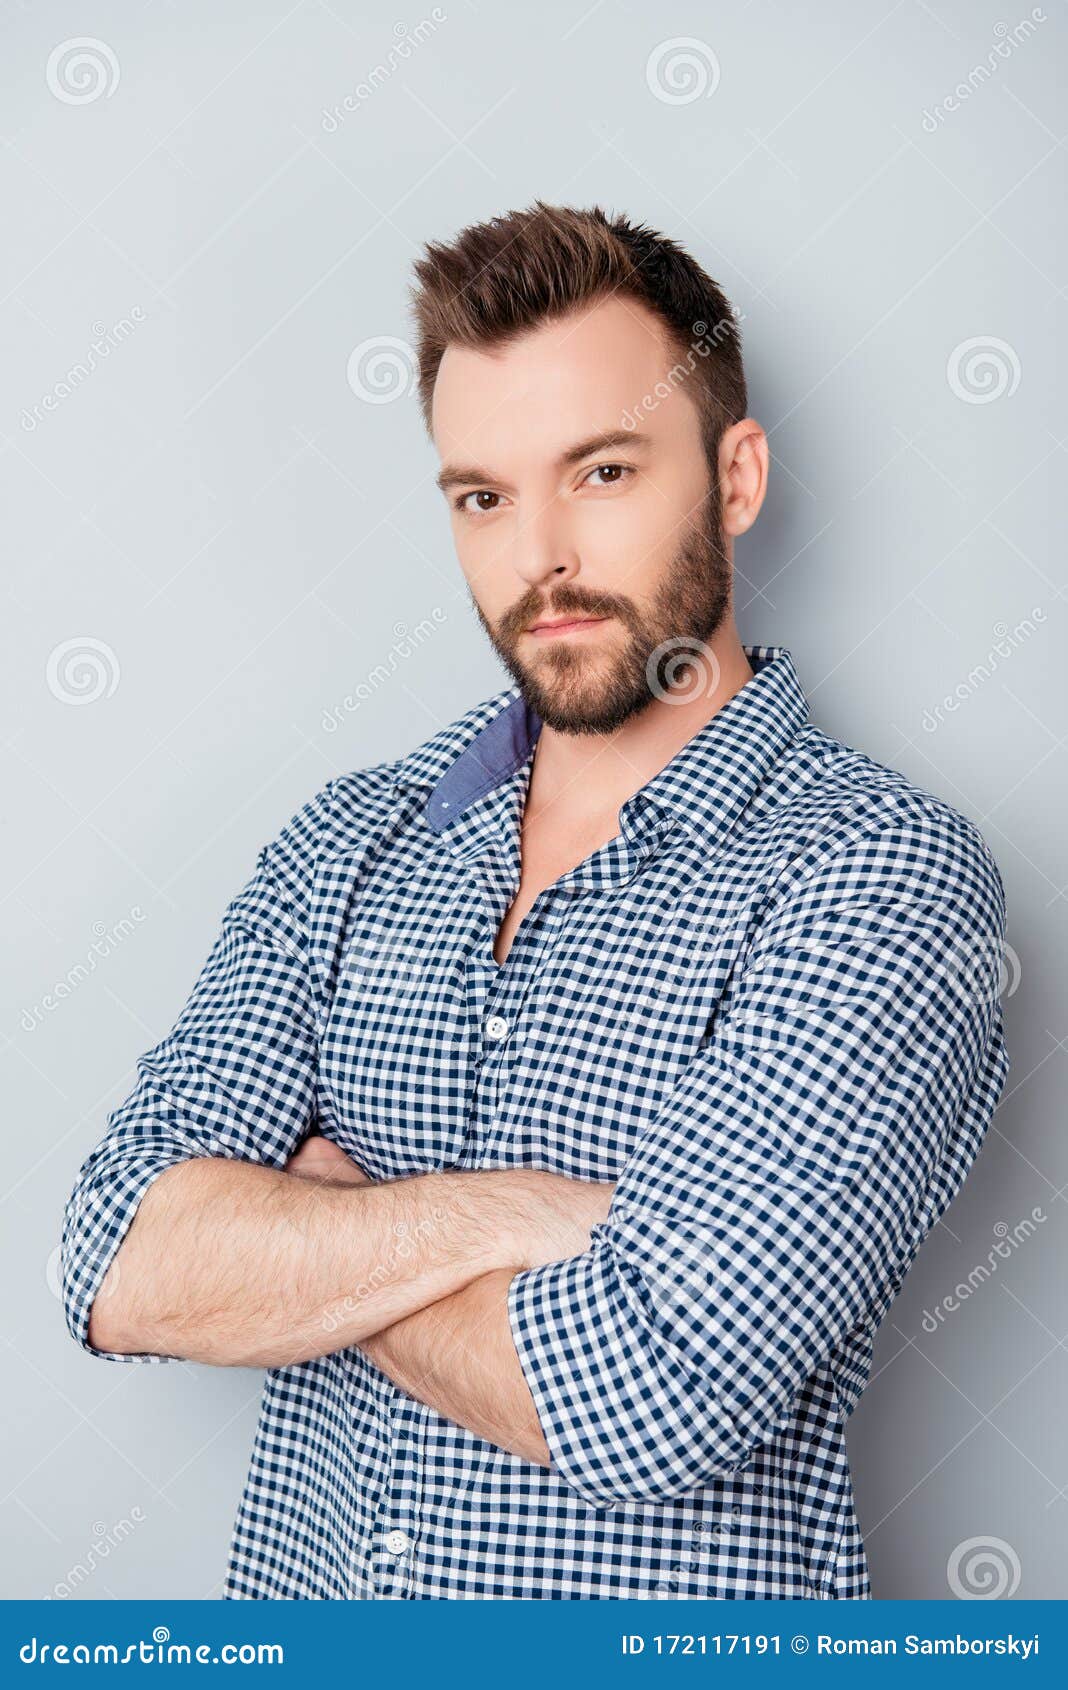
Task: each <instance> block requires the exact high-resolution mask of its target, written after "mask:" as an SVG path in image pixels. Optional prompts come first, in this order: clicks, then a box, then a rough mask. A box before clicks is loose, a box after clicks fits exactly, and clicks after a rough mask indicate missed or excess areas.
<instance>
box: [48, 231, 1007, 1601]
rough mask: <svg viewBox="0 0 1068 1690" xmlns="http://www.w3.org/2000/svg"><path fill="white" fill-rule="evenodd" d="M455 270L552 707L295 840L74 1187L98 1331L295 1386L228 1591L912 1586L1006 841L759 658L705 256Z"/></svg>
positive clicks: (459, 528)
mask: <svg viewBox="0 0 1068 1690" xmlns="http://www.w3.org/2000/svg"><path fill="white" fill-rule="evenodd" d="M417 276H418V282H419V286H418V289H417V291H416V294H415V313H416V322H417V330H418V348H417V350H418V357H419V375H420V392H421V398H422V404H423V407H424V415H425V418H426V421H427V424H428V428H429V430H430V433H431V437H432V439H433V442H434V445H435V446H436V449H437V452H438V454H439V456H440V459H441V473H440V476H439V477H438V480H439V485H440V487H441V489H442V491H443V493H444V494H445V496H446V498H447V499H448V501H449V506H450V511H451V521H452V529H453V536H454V540H455V544H456V549H457V552H458V555H459V560H460V565H461V568H462V570H463V573H464V576H465V578H466V581H467V584H468V587H469V589H470V592H471V595H472V598H473V602H474V605H475V608H476V611H477V614H478V616H479V617H480V619H481V621H482V624H483V626H484V627H485V629H486V631H487V633H488V634H489V637H490V639H491V640H492V642H493V645H494V646H495V648H496V650H497V651H498V653H499V654H500V656H501V658H502V660H503V661H504V663H505V664H506V666H507V668H508V670H509V671H510V673H511V675H512V676H513V678H514V685H512V686H510V687H509V688H507V689H506V690H504V691H502V692H499V693H498V694H496V695H495V696H494V697H493V698H490V699H488V700H486V701H484V702H482V703H480V704H477V705H476V706H474V707H473V708H472V709H471V710H469V711H468V712H467V713H466V714H465V715H464V716H462V717H461V718H460V719H459V720H458V721H457V722H454V723H453V724H451V725H450V726H447V727H445V728H443V729H442V730H441V731H440V732H438V733H436V734H435V735H434V736H433V737H432V738H430V739H429V740H428V741H427V742H426V743H425V744H423V745H420V746H419V747H417V748H416V749H415V750H413V751H412V752H411V753H410V754H409V755H407V756H404V757H401V758H400V759H398V760H397V761H395V762H391V763H385V764H380V765H377V766H376V767H373V768H370V769H365V770H359V771H356V772H354V773H351V774H347V775H343V776H340V777H339V778H337V779H335V780H332V781H330V782H329V783H328V784H327V785H326V787H325V788H324V789H323V790H322V791H321V792H320V793H318V794H317V795H316V796H315V797H314V798H313V799H311V800H310V801H309V802H308V803H307V804H306V805H305V806H304V807H303V808H302V809H301V810H300V811H299V812H298V813H297V814H296V815H295V816H294V817H293V819H292V820H291V821H290V822H289V824H288V825H287V826H286V827H285V828H284V829H283V830H282V832H281V833H280V834H279V835H278V837H277V838H276V839H275V840H274V841H273V842H272V843H271V844H269V845H268V846H266V847H265V848H264V849H263V850H262V851H261V852H260V854H259V858H258V861H257V865H256V869H255V872H254V874H253V875H252V877H251V879H250V880H249V881H248V883H247V885H246V886H245V887H244V888H243V890H242V891H241V892H240V893H239V894H238V895H237V896H236V897H235V899H234V900H233V902H232V903H231V904H230V906H229V908H228V909H227V911H226V914H225V917H224V919H223V924H222V931H221V933H220V935H219V937H218V939H217V941H216V944H215V946H214V948H213V950H212V952H211V955H210V956H209V958H208V960H207V962H206V964H205V966H204V969H203V971H202V973H201V975H200V978H199V980H198V981H197V984H196V986H195V989H194V991H193V993H192V996H191V998H190V1000H189V1002H188V1004H187V1006H186V1008H185V1010H184V1011H183V1013H182V1015H181V1017H180V1018H179V1020H178V1022H177V1024H176V1025H175V1027H174V1029H173V1030H172V1032H171V1033H170V1034H169V1035H168V1036H167V1037H166V1038H164V1039H163V1040H162V1042H161V1043H159V1044H158V1045H157V1046H156V1047H155V1048H154V1049H153V1050H151V1051H149V1052H148V1053H147V1054H146V1055H145V1056H143V1057H142V1058H141V1060H140V1062H139V1078H138V1082H137V1085H136V1087H135V1089H134V1091H133V1092H132V1094H131V1096H130V1097H129V1098H128V1099H127V1100H126V1102H125V1103H124V1104H123V1105H122V1106H121V1107H120V1108H118V1109H117V1110H116V1111H114V1112H113V1114H112V1115H111V1116H110V1117H109V1121H108V1130H107V1132H106V1134H105V1137H104V1139H103V1141H102V1143H101V1144H100V1145H99V1146H98V1148H97V1149H96V1150H95V1151H94V1152H93V1153H92V1155H91V1156H90V1157H89V1158H88V1160H87V1161H86V1163H85V1165H84V1167H83V1168H82V1171H81V1173H80V1176H79V1178H78V1182H77V1185H76V1187H75V1190H74V1192H73V1195H72V1197H71V1200H70V1204H69V1206H68V1211H67V1216H66V1221H65V1227H64V1266H65V1292H66V1307H67V1317H68V1321H69V1325H70V1328H71V1331H72V1333H73V1334H74V1336H75V1337H76V1338H77V1340H78V1341H79V1342H80V1343H81V1344H82V1345H83V1346H84V1347H85V1348H86V1349H88V1350H90V1351H91V1352H92V1353H94V1354H98V1355H104V1356H107V1357H109V1358H111V1359H115V1360H125V1361H133V1360H141V1361H153V1360H164V1359H166V1358H168V1357H185V1358H191V1359H193V1360H197V1361H205V1362H211V1363H215V1364H219V1365H224V1366H255V1367H266V1368H267V1370H268V1372H267V1381H266V1388H265V1395H264V1400H263V1408H262V1414H261V1419H260V1425H259V1430H258V1434H257V1438H256V1446H255V1450H254V1452H253V1456H252V1465H251V1470H250V1473H249V1477H248V1482H247V1486H246V1489H245V1494H244V1497H243V1500H242V1504H241V1508H240V1512H239V1515H238V1519H237V1522H236V1525H235V1529H234V1535H233V1542H232V1546H231V1555H230V1566H229V1572H228V1578H227V1582H226V1586H225V1594H226V1596H227V1597H229V1598H245V1599H248V1598H258V1597H299V1598H319V1597H328V1598H346V1597H367V1598H394V1597H403V1598H420V1597H453V1596H456V1597H568V1598H575V1597H579V1598H581V1597H648V1596H657V1595H666V1596H676V1595H677V1596H714V1597H738V1596H743V1597H774V1598H790V1597H804V1596H811V1597H817V1598H831V1599H834V1598H844V1597H866V1596H869V1595H870V1585H869V1579H868V1570H867V1565H866V1560H865V1553H864V1547H863V1543H862V1539H861V1534H860V1530H859V1527H858V1522H857V1518H856V1513H855V1509H854V1503H853V1495H852V1488H851V1481H850V1475H849V1468H848V1464H847V1459H846V1445H845V1430H844V1426H845V1421H846V1419H847V1417H848V1415H849V1414H850V1412H851V1410H852V1409H853V1407H854V1405H855V1403H856V1401H857V1398H858V1396H859V1394H860V1392H861V1390H862V1388H863V1386H864V1384H865V1382H866V1380H867V1377H868V1373H869V1365H870V1360H871V1352H872V1339H873V1335H874V1332H875V1330H876V1327H877V1326H878V1324H879V1322H880V1320H881V1319H882V1317H883V1315H884V1314H885V1312H886V1309H887V1307H888V1305H889V1303H890V1301H891V1299H892V1298H893V1297H894V1295H895V1294H896V1292H897V1290H898V1288H899V1286H900V1284H901V1281H902V1278H903V1276H904V1274H905V1272H906V1270H907V1268H908V1266H909V1264H910V1262H911V1261H912V1259H913V1257H914V1255H915V1253H916V1251H917V1249H918V1248H919V1246H920V1244H921V1242H922V1241H923V1238H924V1237H925V1235H926V1234H927V1232H928V1231H929V1230H930V1228H931V1226H932V1225H934V1224H935V1222H936V1221H937V1220H938V1218H939V1217H940V1216H941V1214H942V1213H943V1211H944V1209H945V1208H946V1206H947V1204H948V1203H949V1202H950V1200H951V1199H952V1197H953V1196H954V1194H955V1193H956V1191H957V1190H958V1189H959V1187H960V1184H961V1181H962V1180H963V1178H964V1176H965V1174H966V1172H967V1170H968V1168H969V1166H970V1165H971V1163H972V1161H973V1159H974V1157H975V1155H976V1152H977V1150H978V1148H979V1145H980V1142H981V1140H982V1137H983V1134H984V1131H985V1129H986V1127H987V1124H988V1122H989V1120H990V1116H991V1114H992V1112H993V1110H994V1107H995V1105H996V1103H997V1100H998V1097H999V1095H1000V1092H1001V1089H1002V1086H1003V1083H1004V1079H1005V1075H1006V1071H1007V1066H1008V1061H1007V1057H1006V1053H1005V1048H1004V1043H1003V1036H1002V1025H1001V1012H1000V1003H999V1000H998V988H997V975H998V963H999V959H1000V953H1001V945H1002V938H1003V932H1004V894H1003V889H1002V884H1001V880H1000V877H999V875H998V871H997V868H996V866H995V864H994V862H993V860H992V858H991V856H990V853H989V851H988V849H987V847H986V845H985V843H984V841H983V839H982V837H981V836H980V834H979V832H978V831H977V830H976V828H975V827H974V826H973V825H972V824H971V823H970V822H969V821H967V820H966V819H965V818H964V817H963V816H961V815H960V814H958V813H957V812H956V811H955V810H953V809H952V808H951V807H950V806H948V805H947V804H946V803H944V802H943V801H941V800H939V799H937V798H935V797H932V796H931V795H929V794H927V793H926V792H924V791H922V790H920V789H919V788H917V787H916V786H914V785H912V784H911V783H910V782H909V781H908V779H907V778H906V777H905V776H904V775H902V774H900V773H898V772H896V771H894V770H892V769H888V768H885V767H883V766H881V765H879V764H878V763H875V762H873V761H872V760H871V759H869V758H868V757H866V756H864V755H863V754H862V753H861V752H859V751H856V750H853V749H851V748H849V747H848V746H845V745H842V744H839V743H837V742H836V741H835V740H833V739H831V738H830V737H829V736H828V735H827V734H825V733H823V732H821V731H820V730H819V729H818V728H817V727H816V726H814V725H812V724H811V723H809V722H808V721H807V716H808V711H807V706H806V703H805V698H804V694H803V692H802V690H801V686H800V683H799V680H798V677H797V674H796V671H795V669H794V666H793V663H792V661H791V657H790V653H789V651H788V650H787V649H785V648H783V647H774V646H756V645H745V646H743V645H742V644H741V643H740V640H739V636H738V633H737V630H736V627H735V622H734V614H733V600H732V591H731V586H732V566H733V545H734V540H735V539H736V537H737V536H738V535H740V534H743V533H745V532H746V531H747V530H748V529H749V528H750V527H751V526H752V524H753V522H754V521H755V520H756V517H757V515H758V512H759V510H760V507H761V503H762V501H763V497H764V492H765V485H766V479H767V473H768V447H767V441H766V438H765V436H764V434H763V432H762V430H761V428H760V426H759V424H758V423H756V422H755V421H754V420H753V419H752V418H750V417H748V416H747V401H746V388H745V380H744V376H743V371H742V363H741V354H740V348H739V339H738V333H737V326H736V323H735V321H734V319H733V317H732V314H731V311H730V309H729V307H728V305H727V302H726V300H725V299H724V298H723V295H722V294H721V293H720V291H719V289H718V288H717V287H716V285H715V284H714V283H713V282H712V281H711V280H710V279H709V278H708V277H707V276H706V275H705V274H704V272H703V271H702V270H701V269H700V268H699V267H698V265H697V264H696V263H695V262H694V261H693V260H692V259H691V258H690V257H689V256H688V255H687V254H685V253H684V252H683V251H682V250H680V249H679V248H678V247H677V246H676V245H675V244H674V243H673V242H671V241H669V240H666V239H664V238H662V237H660V236H658V235H656V234H654V233H653V232H652V231H649V230H647V229H645V228H640V227H634V226H632V225H631V224H630V223H628V222H627V221H626V220H624V219H616V220H612V221H610V220H609V219H608V218H606V216H605V215H604V214H603V213H602V212H601V211H599V210H593V211H589V212H585V211H576V210H571V209H566V208H559V207H551V206H547V205H545V204H543V203H542V202H540V201H539V202H536V203H535V205H534V207H533V208H531V209H529V210H527V211H524V212H521V213H512V214H510V215H508V216H506V217H503V218H497V219H494V220H493V221H492V222H490V223H487V224H484V225H481V226H477V227H473V228H470V229H468V230H466V231H464V233H463V234H462V235H461V236H460V237H459V238H458V239H457V241H456V242H455V243H453V244H452V245H449V246H442V245H431V246H429V247H428V248H427V252H426V256H425V257H424V258H423V259H422V260H421V261H420V263H419V264H418V266H417ZM858 567H863V563H862V560H858Z"/></svg>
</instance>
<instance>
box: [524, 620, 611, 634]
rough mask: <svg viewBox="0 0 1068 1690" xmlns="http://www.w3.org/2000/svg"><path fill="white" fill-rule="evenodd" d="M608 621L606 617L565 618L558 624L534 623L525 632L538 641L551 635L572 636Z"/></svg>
mask: <svg viewBox="0 0 1068 1690" xmlns="http://www.w3.org/2000/svg"><path fill="white" fill-rule="evenodd" d="M608 620H609V618H608V617H607V616H565V617H563V618H562V619H561V620H560V621H558V622H536V623H535V624H534V626H533V627H532V628H528V629H527V632H528V634H534V635H536V637H537V638H538V639H548V638H550V637H551V636H552V635H559V634H574V633H577V632H578V631H579V629H581V628H596V627H597V626H598V624H599V623H601V622H607V621H608Z"/></svg>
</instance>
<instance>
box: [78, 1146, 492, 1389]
mask: <svg viewBox="0 0 1068 1690" xmlns="http://www.w3.org/2000/svg"><path fill="white" fill-rule="evenodd" d="M512 1177H514V1176H509V1175H508V1174H506V1173H500V1174H497V1173H492V1172H488V1173H479V1174H474V1173H442V1174H437V1173H435V1174H427V1175H423V1176H418V1177H415V1178H411V1179H406V1180H399V1181H396V1182H394V1183H389V1184H382V1185H356V1186H353V1185H349V1184H343V1183H340V1182H338V1183H334V1182H333V1181H316V1180H308V1179H300V1178H296V1177H294V1176H293V1175H292V1174H289V1173H284V1172H281V1171H279V1170H277V1169H273V1168H265V1167H263V1166H261V1165H259V1164H256V1163H249V1162H239V1161H230V1160H225V1159H219V1158H199V1157H198V1158H195V1159H191V1160H190V1161H188V1162H182V1163H179V1164H177V1165H176V1166H175V1167H174V1168H171V1169H168V1170H167V1172H166V1173H164V1174H161V1175H160V1177H159V1178H158V1179H157V1180H155V1181H154V1182H153V1184H152V1185H151V1186H150V1187H149V1189H148V1191H147V1192H146V1193H145V1195H144V1197H143V1198H142V1200H141V1203H140V1205H139V1207H138V1210H137V1213H136V1215H135V1216H134V1219H133V1222H132V1224H131V1226H130V1229H129V1231H128V1233H127V1235H126V1237H125V1239H124V1240H123V1243H122V1246H121V1248H120V1250H119V1252H118V1255H117V1257H116V1259H115V1261H114V1262H113V1263H112V1265H111V1267H110V1269H109V1271H108V1274H107V1275H106V1276H105V1278H104V1281H103V1284H102V1286H101V1288H100V1291H99V1292H98V1294H97V1298H96V1301H95V1303H94V1306H93V1312H92V1318H91V1322H90V1329H89V1341H90V1343H91V1344H93V1345H95V1346H96V1347H98V1348H100V1349H106V1350H116V1351H119V1352H122V1353H131V1352H145V1353H149V1354H158V1355H173V1356H180V1357H182V1358H183V1359H186V1360H190V1361H203V1362H210V1363H214V1364H216V1365H221V1366H255V1367H281V1366H287V1365H289V1364H291V1363H295V1362H300V1361H308V1360H310V1359H312V1358H313V1357H315V1356H321V1355H325V1354H327V1353H328V1352H330V1351H332V1350H338V1349H343V1348H346V1347H347V1346H348V1345H351V1344H355V1343H358V1342H359V1341H360V1340H361V1339H363V1338H365V1337H366V1336H368V1335H369V1334H370V1333H372V1332H375V1331H378V1330H380V1329H381V1328H382V1327H383V1326H388V1325H390V1324H391V1323H393V1322H396V1321H399V1320H403V1319H404V1318H405V1317H407V1316H409V1315H411V1314H412V1313H413V1312H414V1311H416V1310H418V1309H422V1308H423V1307H425V1306H426V1305H427V1304H428V1303H432V1302H434V1301H435V1300H436V1299H438V1298H441V1297H445V1296H447V1295H448V1294H449V1293H451V1292H455V1291H458V1290H460V1289H461V1288H462V1287H463V1286H465V1285H466V1284H468V1283H469V1282H470V1281H471V1280H472V1279H474V1278H476V1277H478V1276H479V1275H480V1274H485V1273H488V1272H492V1271H493V1270H494V1269H496V1268H499V1267H500V1266H502V1264H503V1263H504V1262H506V1261H507V1260H508V1259H510V1255H511V1253H512V1252H511V1251H510V1250H509V1246H508V1243H507V1240H508V1239H509V1237H510V1235H511V1230H512V1229H511V1222H512V1219H513V1215H514V1201H513V1199H514V1191H513V1190H512V1189H511V1188H510V1184H509V1181H510V1178H512Z"/></svg>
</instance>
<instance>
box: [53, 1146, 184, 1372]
mask: <svg viewBox="0 0 1068 1690" xmlns="http://www.w3.org/2000/svg"><path fill="white" fill-rule="evenodd" d="M188 1159H189V1158H188V1155H174V1156H165V1157H154V1158H151V1159H139V1160H136V1161H132V1162H127V1163H126V1164H125V1166H123V1167H122V1168H116V1169H112V1170H111V1171H110V1172H109V1173H108V1176H107V1179H106V1181H101V1183H100V1185H90V1186H89V1187H88V1188H86V1189H81V1188H79V1189H78V1190H77V1191H76V1192H75V1193H74V1195H73V1196H72V1198H71V1202H70V1206H69V1208H68V1210H67V1213H66V1217H65V1225H64V1229H63V1246H62V1264H63V1309H64V1314H65V1316H66V1321H67V1326H68V1329H69V1330H70V1333H71V1336H72V1337H73V1338H74V1340H75V1342H76V1343H78V1344H79V1345H80V1346H81V1348H82V1349H83V1350H85V1351H86V1352H87V1353H88V1354H89V1355H91V1356H100V1357H102V1358H103V1359H104V1360H105V1361H148V1362H164V1361H176V1360H178V1359H180V1358H179V1357H176V1356H163V1355H150V1354H148V1353H147V1352H145V1353H142V1352H135V1353H132V1354H129V1353H125V1352H123V1351H120V1350H101V1349H98V1348H97V1347H96V1345H95V1344H91V1343H90V1342H89V1316H90V1313H91V1311H92V1307H93V1302H94V1300H95V1298H96V1296H97V1293H98V1292H99V1290H100V1286H101V1284H102V1282H103V1279H104V1276H105V1275H106V1273H107V1271H108V1268H109V1267H110V1266H111V1263H112V1262H113V1261H114V1259H115V1256H116V1255H117V1254H118V1251H119V1247H120V1245H121V1244H122V1241H123V1239H124V1238H125V1237H126V1234H127V1232H128V1231H129V1229H130V1225H131V1223H132V1221H133V1218H134V1215H135V1214H136V1213H137V1208H138V1205H139V1204H140V1202H141V1199H142V1197H143V1196H144V1194H145V1192H146V1191H147V1190H148V1188H149V1186H150V1185H151V1184H152V1182H153V1180H156V1179H158V1178H159V1176H160V1174H163V1173H166V1171H167V1169H168V1168H173V1167H175V1166H177V1164H178V1163H179V1162H181V1161H186V1160H188ZM120 1271H121V1268H120Z"/></svg>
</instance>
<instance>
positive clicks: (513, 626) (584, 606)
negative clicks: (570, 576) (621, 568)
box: [498, 589, 632, 639]
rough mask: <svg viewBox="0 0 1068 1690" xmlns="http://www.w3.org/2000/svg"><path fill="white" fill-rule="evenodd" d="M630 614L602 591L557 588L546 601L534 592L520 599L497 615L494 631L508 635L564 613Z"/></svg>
mask: <svg viewBox="0 0 1068 1690" xmlns="http://www.w3.org/2000/svg"><path fill="white" fill-rule="evenodd" d="M631 614H632V611H631V607H630V605H629V604H628V603H627V602H626V601H623V600H620V599H617V598H613V597H606V596H605V595H603V594H602V595H597V594H594V593H578V592H575V591H574V590H573V589H570V590H568V591H564V590H563V589H561V591H560V592H559V593H556V594H554V596H553V597H552V599H551V600H550V601H549V602H548V603H547V604H546V603H542V602H541V601H540V599H539V598H538V597H536V596H531V597H530V598H523V599H520V601H519V603H518V604H514V605H512V607H511V609H510V610H507V611H505V613H504V615H503V616H502V617H501V619H500V622H499V623H498V633H499V635H500V636H502V637H503V638H505V639H509V638H513V637H514V636H515V635H516V634H521V633H523V632H524V631H525V630H526V629H527V628H529V627H530V626H531V624H532V623H534V622H544V621H557V620H558V619H559V618H561V617H564V616H618V617H619V618H620V620H622V621H629V619H630V616H631Z"/></svg>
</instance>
